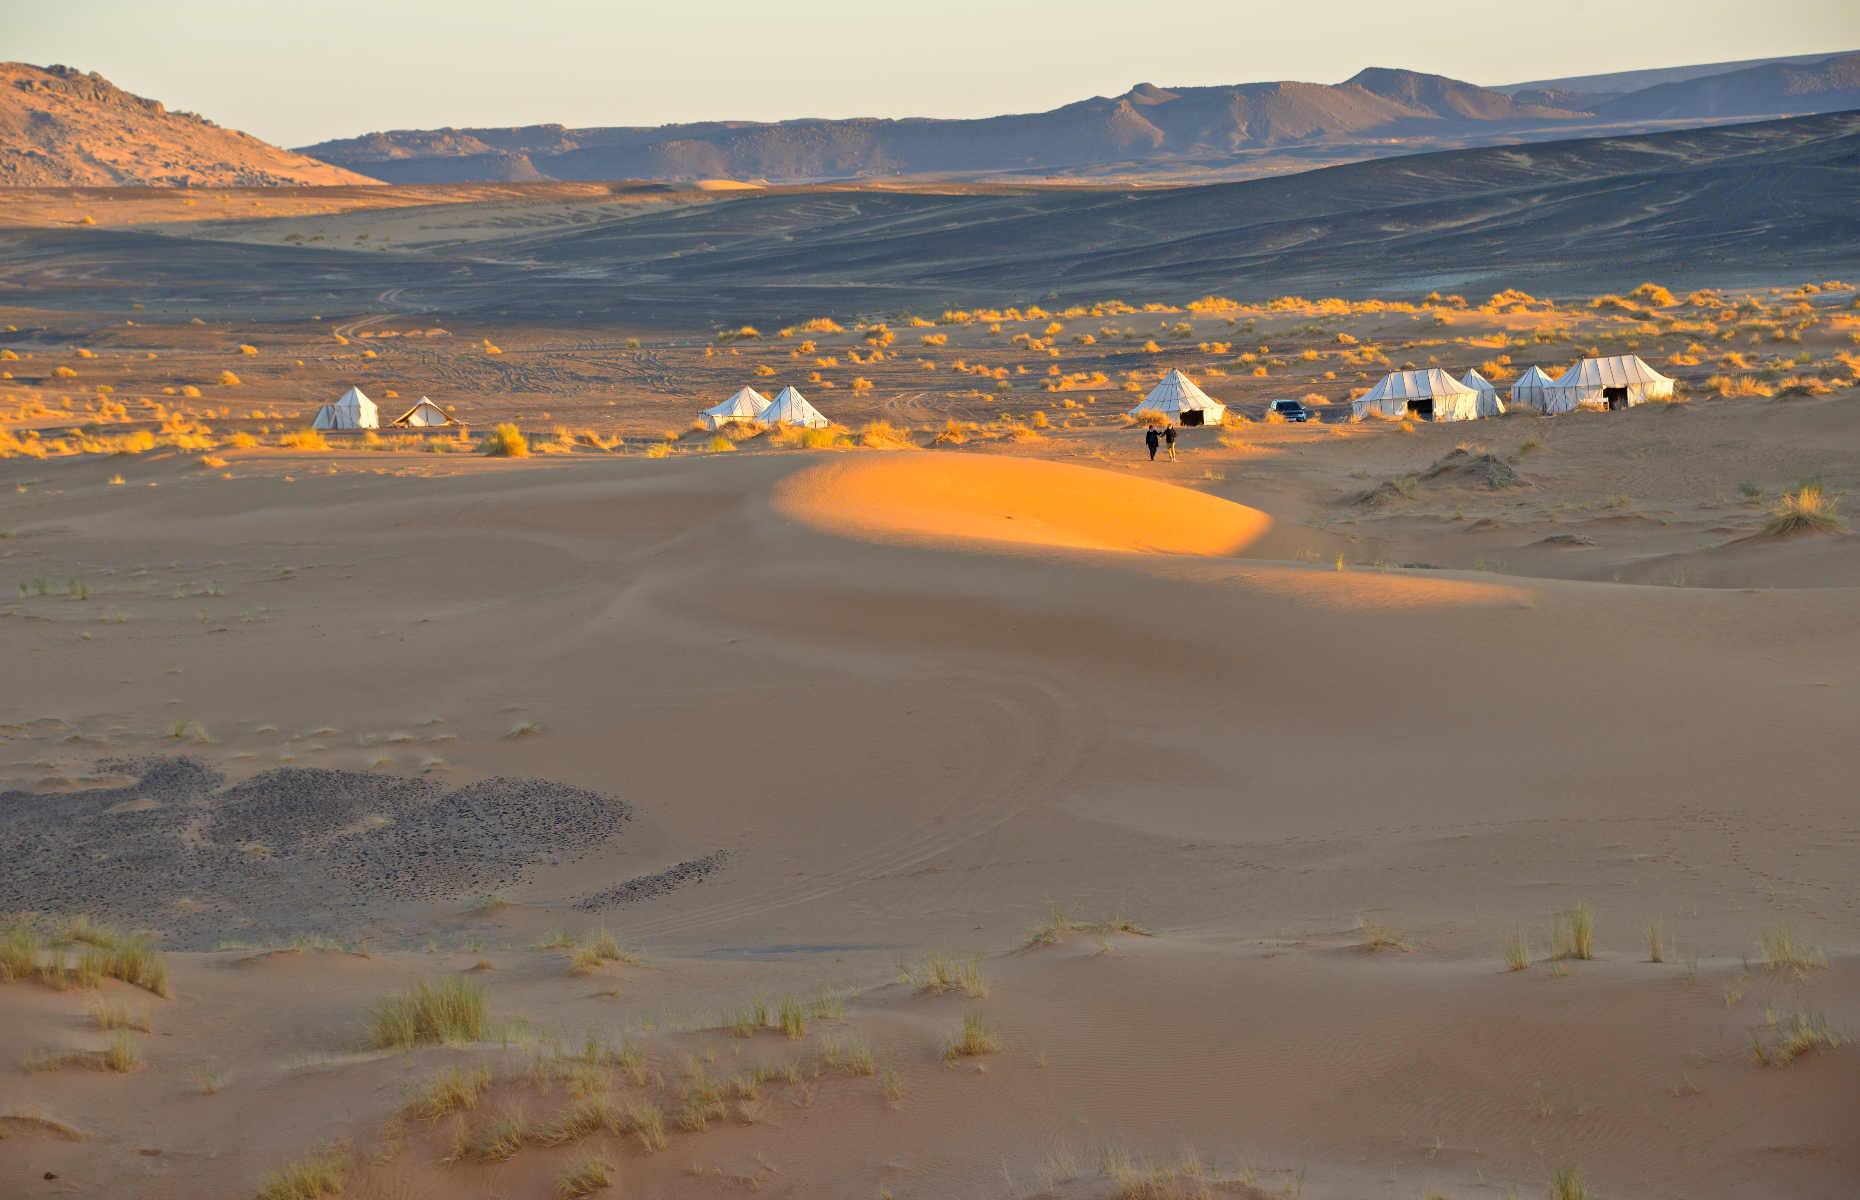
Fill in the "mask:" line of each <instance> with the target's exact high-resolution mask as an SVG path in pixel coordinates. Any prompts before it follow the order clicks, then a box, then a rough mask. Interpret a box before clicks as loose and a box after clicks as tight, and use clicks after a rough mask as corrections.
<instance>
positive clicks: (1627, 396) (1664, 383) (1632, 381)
mask: <svg viewBox="0 0 1860 1200" xmlns="http://www.w3.org/2000/svg"><path fill="white" fill-rule="evenodd" d="M1551 386H1552V387H1554V388H1555V389H1556V391H1557V392H1558V393H1559V396H1558V399H1559V400H1561V401H1563V402H1564V403H1563V404H1562V406H1561V407H1559V408H1557V409H1555V410H1554V411H1557V412H1565V411H1567V410H1568V409H1571V408H1575V407H1577V406H1578V405H1584V404H1589V405H1595V406H1597V407H1600V408H1631V407H1632V406H1634V405H1636V404H1640V403H1643V402H1645V401H1648V400H1665V399H1668V398H1669V397H1671V396H1672V394H1673V381H1672V380H1671V379H1670V378H1668V377H1667V376H1665V375H1662V374H1660V373H1659V372H1658V371H1656V370H1654V369H1653V368H1652V367H1650V366H1648V365H1647V364H1646V363H1644V362H1642V361H1640V356H1639V355H1636V354H1617V355H1615V356H1614V357H1612V358H1585V359H1583V360H1582V361H1581V362H1579V363H1577V364H1576V365H1575V366H1573V367H1571V368H1570V369H1569V370H1567V371H1565V372H1563V373H1562V374H1561V375H1559V376H1558V377H1557V378H1556V381H1555V382H1554V383H1553V384H1552V385H1551Z"/></svg>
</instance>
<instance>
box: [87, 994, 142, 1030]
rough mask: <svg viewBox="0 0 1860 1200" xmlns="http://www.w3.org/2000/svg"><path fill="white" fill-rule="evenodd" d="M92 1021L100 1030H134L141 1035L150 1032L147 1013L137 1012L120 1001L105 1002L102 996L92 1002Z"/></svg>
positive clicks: (90, 1010)
mask: <svg viewBox="0 0 1860 1200" xmlns="http://www.w3.org/2000/svg"><path fill="white" fill-rule="evenodd" d="M88 1011H89V1013H90V1019H91V1021H92V1022H93V1023H94V1024H95V1025H96V1026H97V1028H99V1029H134V1030H136V1031H137V1032H139V1033H147V1032H148V1031H149V1017H148V1014H147V1013H145V1012H137V1011H135V1010H133V1009H131V1008H130V1007H129V1006H128V1005H127V1004H124V1003H123V1002H122V1001H120V1000H105V999H104V998H102V997H101V996H99V997H97V998H95V999H93V1000H92V1001H91V1002H90V1008H89V1010H88Z"/></svg>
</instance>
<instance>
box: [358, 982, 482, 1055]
mask: <svg viewBox="0 0 1860 1200" xmlns="http://www.w3.org/2000/svg"><path fill="white" fill-rule="evenodd" d="M370 1018H371V1021H372V1023H373V1025H374V1036H373V1040H374V1045H375V1046H376V1048H377V1049H383V1050H386V1049H401V1050H406V1049H412V1048H413V1047H415V1046H424V1045H433V1044H437V1043H441V1042H473V1041H477V1040H479V1039H480V1038H482V1037H483V1036H484V1031H485V1024H486V1018H485V1002H484V988H483V987H481V986H479V985H478V984H475V983H471V982H469V981H467V980H463V979H448V980H444V981H442V982H439V983H432V982H428V981H425V980H422V981H421V982H419V983H416V984H414V985H413V987H411V988H409V989H408V990H407V991H405V992H397V993H395V994H394V995H391V996H389V997H388V998H387V999H385V1000H383V1001H382V1002H381V1003H380V1004H379V1005H377V1006H376V1007H375V1009H374V1011H373V1013H371V1014H370Z"/></svg>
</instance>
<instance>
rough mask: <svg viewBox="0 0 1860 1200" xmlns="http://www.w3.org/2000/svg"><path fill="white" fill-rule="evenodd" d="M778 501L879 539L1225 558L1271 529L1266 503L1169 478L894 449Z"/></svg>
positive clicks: (829, 525) (778, 494) (821, 476)
mask: <svg viewBox="0 0 1860 1200" xmlns="http://www.w3.org/2000/svg"><path fill="white" fill-rule="evenodd" d="M775 506H776V507H777V509H779V510H780V511H781V512H783V513H784V514H786V515H788V516H790V517H793V518H794V519H796V520H798V521H801V522H803V523H805V524H808V525H812V526H814V527H816V528H819V529H825V530H828V531H830V532H833V533H838V534H842V535H844V536H847V537H855V538H865V539H869V540H873V541H903V542H930V543H941V544H955V545H972V544H977V543H980V544H996V545H1014V546H1039V547H1051V548H1058V549H1070V550H1098V551H1104V550H1111V551H1124V552H1136V553H1150V554H1191V555H1201V556H1220V555H1228V554H1234V553H1237V552H1238V551H1240V550H1243V549H1245V548H1246V547H1247V546H1249V545H1251V544H1252V543H1253V542H1254V541H1256V540H1257V539H1258V538H1259V537H1260V535H1262V534H1264V533H1265V532H1266V530H1268V529H1269V528H1271V526H1272V518H1271V517H1269V516H1267V515H1266V514H1265V513H1263V512H1260V511H1259V510H1258V509H1253V508H1248V507H1246V506H1245V505H1242V504H1235V503H1233V502H1232V501H1230V500H1222V499H1220V498H1219V497H1217V496H1210V495H1207V494H1206V493H1203V492H1197V491H1192V490H1190V489H1188V488H1182V487H1176V486H1174V485H1172V484H1166V483H1157V482H1155V481H1153V480H1148V479H1136V478H1132V477H1130V476H1128V475H1122V474H1116V473H1113V472H1110V471H1100V470H1095V469H1093V468H1090V467H1080V466H1074V465H1072V464H1070V463H1056V462H1046V461H1042V460H1038V459H1026V458H1005V457H995V456H986V457H984V456H981V455H971V454H951V453H942V454H937V453H930V454H889V455H885V456H883V457H882V458H877V457H875V458H869V459H867V458H858V459H848V460H845V461H841V462H835V463H829V464H826V465H824V466H819V467H813V468H811V469H809V470H805V471H801V472H799V473H797V474H795V475H792V476H790V477H789V478H787V479H785V480H783V481H782V482H781V483H780V484H779V485H777V487H776V489H775Z"/></svg>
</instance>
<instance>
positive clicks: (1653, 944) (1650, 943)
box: [1647, 917, 1666, 962]
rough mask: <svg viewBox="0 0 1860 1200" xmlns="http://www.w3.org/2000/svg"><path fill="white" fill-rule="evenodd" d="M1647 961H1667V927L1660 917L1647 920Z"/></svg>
mask: <svg viewBox="0 0 1860 1200" xmlns="http://www.w3.org/2000/svg"><path fill="white" fill-rule="evenodd" d="M1647 961H1648V962H1665V961H1666V927H1665V922H1663V921H1661V920H1660V918H1658V917H1655V918H1654V919H1653V920H1651V921H1649V922H1647Z"/></svg>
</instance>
